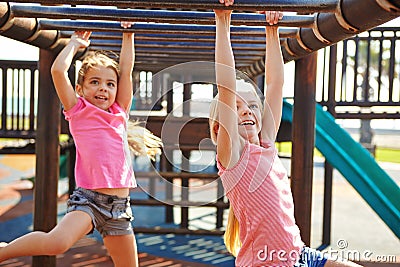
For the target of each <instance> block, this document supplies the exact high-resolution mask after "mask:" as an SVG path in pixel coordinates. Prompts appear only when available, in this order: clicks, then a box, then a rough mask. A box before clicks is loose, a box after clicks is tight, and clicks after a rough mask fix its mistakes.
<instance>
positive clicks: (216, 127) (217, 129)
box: [213, 123, 219, 135]
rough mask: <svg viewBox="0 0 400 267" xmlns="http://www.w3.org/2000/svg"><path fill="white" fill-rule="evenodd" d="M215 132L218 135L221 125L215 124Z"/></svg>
mask: <svg viewBox="0 0 400 267" xmlns="http://www.w3.org/2000/svg"><path fill="white" fill-rule="evenodd" d="M213 131H214V133H215V135H218V131H219V123H215V124H214V127H213Z"/></svg>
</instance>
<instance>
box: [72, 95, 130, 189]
mask: <svg viewBox="0 0 400 267" xmlns="http://www.w3.org/2000/svg"><path fill="white" fill-rule="evenodd" d="M64 115H65V119H66V120H67V121H69V127H70V131H71V134H72V136H73V138H74V142H75V146H76V164H75V179H76V185H77V186H78V187H82V188H86V189H96V188H130V187H136V181H135V177H134V174H133V169H132V160H131V155H130V151H129V146H128V141H127V131H126V125H127V120H128V114H127V113H126V112H125V111H124V110H123V109H122V108H121V107H120V106H119V105H118V104H117V103H114V104H113V105H112V106H111V107H110V109H109V112H107V111H104V110H102V109H99V108H98V107H96V106H94V105H92V104H91V103H89V102H88V101H87V100H85V99H84V98H82V97H79V98H78V103H77V104H76V105H75V106H74V107H73V108H71V109H70V110H68V111H64Z"/></svg>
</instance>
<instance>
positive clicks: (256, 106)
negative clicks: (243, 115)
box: [249, 104, 258, 109]
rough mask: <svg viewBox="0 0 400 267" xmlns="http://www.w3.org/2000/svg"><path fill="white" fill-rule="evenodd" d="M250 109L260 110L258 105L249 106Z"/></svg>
mask: <svg viewBox="0 0 400 267" xmlns="http://www.w3.org/2000/svg"><path fill="white" fill-rule="evenodd" d="M249 108H251V109H257V108H258V105H256V104H252V105H250V106H249Z"/></svg>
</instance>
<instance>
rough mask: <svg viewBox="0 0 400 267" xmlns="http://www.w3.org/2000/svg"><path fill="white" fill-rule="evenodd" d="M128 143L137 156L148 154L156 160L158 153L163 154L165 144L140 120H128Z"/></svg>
mask: <svg viewBox="0 0 400 267" xmlns="http://www.w3.org/2000/svg"><path fill="white" fill-rule="evenodd" d="M127 131H128V145H129V148H130V149H131V150H132V152H133V153H134V154H135V155H137V156H146V155H147V156H148V157H149V158H151V159H152V160H155V157H156V155H158V154H161V147H162V146H163V144H162V141H161V139H160V138H159V137H158V136H155V135H154V134H153V133H152V132H150V131H149V130H147V129H146V128H145V127H142V126H140V122H138V121H135V122H133V121H128V130H127Z"/></svg>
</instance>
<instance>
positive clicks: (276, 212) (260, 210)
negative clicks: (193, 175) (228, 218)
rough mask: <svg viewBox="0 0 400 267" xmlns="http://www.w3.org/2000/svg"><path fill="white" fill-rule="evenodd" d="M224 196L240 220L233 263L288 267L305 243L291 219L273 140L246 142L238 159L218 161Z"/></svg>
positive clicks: (289, 200)
mask: <svg viewBox="0 0 400 267" xmlns="http://www.w3.org/2000/svg"><path fill="white" fill-rule="evenodd" d="M217 166H218V169H219V172H218V174H219V175H220V177H221V180H222V183H223V186H224V189H225V192H226V195H227V197H228V199H229V201H230V203H231V205H232V208H233V211H234V213H235V216H236V218H237V219H238V221H239V229H240V230H239V236H240V241H241V242H242V247H241V249H240V251H239V253H238V255H237V258H236V266H293V265H294V264H295V263H296V261H297V259H298V257H299V255H300V253H301V249H302V247H303V246H304V243H303V242H302V240H301V237H300V230H299V228H298V226H297V225H296V222H295V219H294V204H293V197H292V193H291V189H290V184H289V179H288V176H287V172H286V169H285V168H284V166H283V165H282V163H281V161H280V159H279V158H278V155H277V151H276V148H275V146H274V144H273V143H267V142H264V143H262V146H259V145H254V144H250V143H248V142H247V143H246V145H245V147H244V149H243V152H242V155H241V157H240V159H239V161H238V163H237V164H236V165H235V166H234V167H232V168H230V169H225V168H224V167H222V166H221V164H220V163H219V162H218V161H217Z"/></svg>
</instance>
